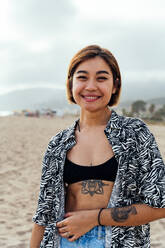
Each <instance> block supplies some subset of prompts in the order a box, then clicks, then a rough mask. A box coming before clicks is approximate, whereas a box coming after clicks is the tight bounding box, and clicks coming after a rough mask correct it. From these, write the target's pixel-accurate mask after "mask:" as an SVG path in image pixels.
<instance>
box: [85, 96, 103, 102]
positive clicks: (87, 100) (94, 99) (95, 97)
mask: <svg viewBox="0 0 165 248" xmlns="http://www.w3.org/2000/svg"><path fill="white" fill-rule="evenodd" d="M82 97H83V98H84V99H85V101H86V102H94V101H97V100H98V99H99V98H100V97H101V96H82Z"/></svg>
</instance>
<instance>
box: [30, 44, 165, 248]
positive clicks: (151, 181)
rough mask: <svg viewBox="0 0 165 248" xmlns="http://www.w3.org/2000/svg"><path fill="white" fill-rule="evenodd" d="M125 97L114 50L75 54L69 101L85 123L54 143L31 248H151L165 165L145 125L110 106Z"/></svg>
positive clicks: (161, 211)
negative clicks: (152, 231)
mask: <svg viewBox="0 0 165 248" xmlns="http://www.w3.org/2000/svg"><path fill="white" fill-rule="evenodd" d="M120 93H121V75H120V70H119V67H118V63H117V61H116V59H115V57H114V56H113V55H112V54H111V52H109V51H108V50H107V49H103V48H101V47H99V46H96V45H93V46H88V47H85V48H84V49H82V50H80V51H79V52H78V53H77V54H76V55H75V56H74V57H73V59H72V60H71V63H70V66H69V70H68V79H67V96H68V100H69V101H70V102H71V103H76V104H78V105H79V106H80V109H81V111H80V119H79V120H77V121H76V122H75V123H74V124H73V126H71V127H69V128H68V129H65V130H63V131H61V132H60V133H58V134H57V135H56V136H55V137H53V138H52V139H51V141H50V142H49V145H48V148H47V151H46V153H45V156H44V160H43V168H42V177H41V184H40V194H39V201H38V208H37V211H36V214H35V215H34V217H33V221H34V222H35V224H34V227H33V231H32V238H31V248H34V247H49V248H50V247H52V248H54V247H62V248H66V247H67V248H68V247H79V248H81V247H95V248H101V247H115V248H117V247H120V248H132V247H136V248H138V247H139V248H140V247H141V248H142V247H144V248H148V247H150V239H149V224H148V223H149V222H150V221H153V220H157V219H160V218H164V217H165V166H164V162H163V160H162V157H161V154H160V151H159V149H158V146H157V143H156V141H155V138H154V136H153V134H152V133H151V132H150V131H149V129H148V127H147V126H146V124H145V123H144V122H143V121H142V120H140V119H138V118H128V117H124V116H120V115H118V114H117V113H116V112H115V111H114V110H113V109H110V108H109V107H110V106H111V107H112V106H114V105H117V104H118V102H119V98H120ZM42 239H43V240H42ZM41 240H42V242H41ZM40 242H41V246H40Z"/></svg>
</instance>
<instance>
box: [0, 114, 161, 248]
mask: <svg viewBox="0 0 165 248" xmlns="http://www.w3.org/2000/svg"><path fill="white" fill-rule="evenodd" d="M74 119H75V117H72V116H66V117H65V118H64V117H55V118H48V117H40V118H30V117H23V116H9V117H0V164H1V170H0V247H3V248H28V247H29V241H30V237H31V230H32V226H33V223H32V220H31V219H32V216H33V214H34V212H35V210H36V205H37V199H38V192H39V183H40V175H41V162H42V157H43V154H44V152H45V149H46V146H47V144H48V141H49V139H50V138H51V137H52V136H53V135H55V134H56V133H57V132H58V131H59V130H61V129H63V128H65V127H67V126H68V125H70V124H71V123H72V122H73V120H74ZM149 128H150V130H151V131H152V132H153V133H154V135H155V137H156V140H157V143H158V145H159V148H160V151H161V154H162V156H163V158H164V161H165V149H164V147H165V126H162V125H152V126H151V125H150V126H149ZM151 240H152V247H160V248H163V247H165V245H164V242H165V220H159V221H155V222H152V224H151Z"/></svg>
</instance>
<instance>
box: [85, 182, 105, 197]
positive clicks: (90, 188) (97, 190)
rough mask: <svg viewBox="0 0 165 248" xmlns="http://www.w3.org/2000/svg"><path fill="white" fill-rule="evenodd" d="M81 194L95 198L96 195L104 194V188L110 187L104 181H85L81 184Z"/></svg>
mask: <svg viewBox="0 0 165 248" xmlns="http://www.w3.org/2000/svg"><path fill="white" fill-rule="evenodd" d="M81 185H82V188H81V193H82V194H85V195H86V194H89V195H90V196H93V195H94V194H104V188H103V187H104V186H108V184H105V183H103V182H102V180H94V179H90V180H85V181H83V182H82V183H81Z"/></svg>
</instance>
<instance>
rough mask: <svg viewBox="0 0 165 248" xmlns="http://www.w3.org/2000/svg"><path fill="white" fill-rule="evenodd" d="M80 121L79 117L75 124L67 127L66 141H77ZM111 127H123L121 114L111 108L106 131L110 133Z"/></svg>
mask: <svg viewBox="0 0 165 248" xmlns="http://www.w3.org/2000/svg"><path fill="white" fill-rule="evenodd" d="M78 121H79V119H77V120H76V121H75V122H74V123H73V125H72V126H70V127H69V128H68V129H67V133H66V138H65V142H68V141H69V140H71V139H73V140H74V141H75V129H76V127H77V124H78ZM111 129H121V121H120V115H118V114H117V113H116V111H115V110H114V109H111V116H110V119H109V121H108V122H107V125H106V127H105V129H104V131H105V132H108V133H110V131H111Z"/></svg>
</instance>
